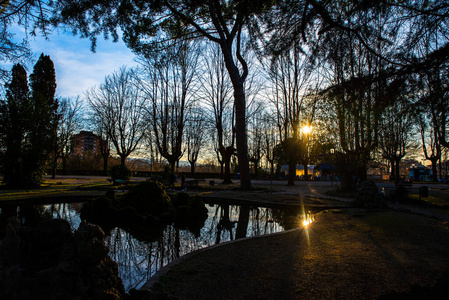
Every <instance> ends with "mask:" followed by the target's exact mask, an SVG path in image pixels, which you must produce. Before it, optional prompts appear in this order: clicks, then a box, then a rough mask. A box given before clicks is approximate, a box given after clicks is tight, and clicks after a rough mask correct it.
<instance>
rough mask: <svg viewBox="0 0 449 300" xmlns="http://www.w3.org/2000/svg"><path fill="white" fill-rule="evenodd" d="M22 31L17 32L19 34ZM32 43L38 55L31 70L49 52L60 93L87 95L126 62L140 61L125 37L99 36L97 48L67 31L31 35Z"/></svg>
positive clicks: (70, 95) (131, 64)
mask: <svg viewBox="0 0 449 300" xmlns="http://www.w3.org/2000/svg"><path fill="white" fill-rule="evenodd" d="M19 35H20V34H17V36H18V37H19ZM29 44H30V47H31V50H32V51H33V53H34V55H35V57H34V59H33V63H32V65H31V66H28V70H27V71H28V74H31V73H32V69H33V66H34V63H35V62H36V61H37V59H38V58H39V56H40V54H41V53H44V54H45V55H49V56H50V58H51V59H52V61H53V63H54V65H55V70H56V84H57V89H56V93H57V96H58V97H63V98H65V97H76V96H78V95H79V96H80V97H81V98H82V97H83V94H84V91H86V90H87V89H89V88H90V87H93V86H95V85H97V86H98V85H99V84H101V83H102V82H103V81H104V78H105V76H107V75H109V74H111V73H112V72H113V71H115V70H118V69H119V68H120V67H122V66H124V65H126V66H129V67H132V66H135V65H137V63H136V62H135V61H134V59H135V57H136V56H135V55H134V54H133V53H132V52H131V50H129V49H128V48H127V47H126V45H125V44H124V43H123V41H122V40H119V41H118V42H117V43H113V42H112V39H110V40H104V39H103V38H102V37H99V38H98V41H97V48H96V52H95V53H93V52H92V51H91V48H90V46H91V43H90V41H89V40H88V39H81V38H80V37H79V36H73V35H70V34H65V33H62V32H60V33H58V32H54V33H53V34H51V35H49V37H48V40H46V39H45V38H44V37H42V36H37V37H29Z"/></svg>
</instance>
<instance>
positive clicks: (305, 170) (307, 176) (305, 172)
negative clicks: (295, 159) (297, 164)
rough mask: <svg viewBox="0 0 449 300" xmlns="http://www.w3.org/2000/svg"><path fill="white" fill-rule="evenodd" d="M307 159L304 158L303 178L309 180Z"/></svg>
mask: <svg viewBox="0 0 449 300" xmlns="http://www.w3.org/2000/svg"><path fill="white" fill-rule="evenodd" d="M308 165H309V160H308V159H305V160H304V180H309V168H308Z"/></svg>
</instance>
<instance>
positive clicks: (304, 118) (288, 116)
mask: <svg viewBox="0 0 449 300" xmlns="http://www.w3.org/2000/svg"><path fill="white" fill-rule="evenodd" d="M267 75H268V78H269V80H270V81H271V85H272V89H273V92H272V95H273V96H272V97H271V102H272V104H273V106H274V109H275V110H276V115H277V128H278V131H279V137H280V142H281V143H282V144H283V145H289V147H288V148H289V149H290V148H291V149H290V150H291V151H293V152H296V151H297V150H298V149H299V147H300V145H299V143H301V142H302V141H304V139H302V137H301V136H300V135H301V126H302V125H304V124H309V123H310V121H311V120H310V118H311V114H310V112H311V111H308V109H309V107H308V106H307V99H308V98H307V92H308V91H307V90H308V87H309V85H310V79H311V69H310V65H309V60H308V57H307V56H306V55H305V54H304V53H303V51H302V50H301V49H300V47H299V46H297V47H294V48H293V49H292V50H290V51H287V52H285V53H283V54H281V55H279V56H276V57H274V58H273V60H272V62H271V64H270V67H269V69H268V70H267ZM287 140H290V141H294V142H288V143H284V142H285V141H287ZM295 144H296V145H297V147H296V148H295ZM290 146H291V147H290ZM292 147H293V148H292ZM286 150H287V149H284V151H286ZM285 157H289V158H291V159H289V160H288V166H289V172H288V183H287V184H288V185H294V184H295V183H294V180H295V177H296V164H297V163H299V161H297V159H299V157H296V156H295V155H285ZM301 157H303V156H302V155H301Z"/></svg>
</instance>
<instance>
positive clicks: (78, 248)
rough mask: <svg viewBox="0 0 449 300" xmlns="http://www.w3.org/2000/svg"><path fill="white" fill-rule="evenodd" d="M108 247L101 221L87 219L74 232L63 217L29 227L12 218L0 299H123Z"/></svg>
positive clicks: (1, 262)
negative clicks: (100, 224)
mask: <svg viewBox="0 0 449 300" xmlns="http://www.w3.org/2000/svg"><path fill="white" fill-rule="evenodd" d="M107 253H108V249H107V247H106V246H105V243H104V232H103V231H102V230H101V228H99V227H98V226H96V225H92V224H88V223H85V222H83V223H82V224H81V225H80V228H79V229H78V230H77V231H76V232H75V233H72V231H71V229H70V226H69V223H68V222H67V221H64V220H46V221H44V222H42V223H40V224H39V225H38V226H37V227H34V226H33V227H27V226H21V225H20V223H19V222H18V221H17V219H15V218H11V219H10V220H9V223H8V228H7V230H6V236H5V238H4V239H3V240H2V241H1V242H0V254H1V256H0V299H123V298H124V297H125V295H126V294H125V290H124V287H123V284H122V282H121V279H120V278H119V277H118V267H117V264H116V263H115V262H114V261H113V260H112V259H111V258H110V257H109V256H108V255H107Z"/></svg>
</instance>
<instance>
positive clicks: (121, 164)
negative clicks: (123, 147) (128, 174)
mask: <svg viewBox="0 0 449 300" xmlns="http://www.w3.org/2000/svg"><path fill="white" fill-rule="evenodd" d="M126 157H127V155H123V154H121V155H120V166H122V168H123V167H125V163H126Z"/></svg>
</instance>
